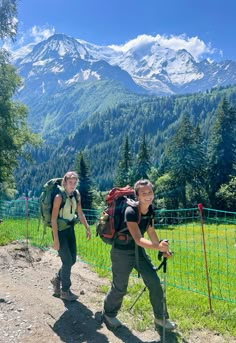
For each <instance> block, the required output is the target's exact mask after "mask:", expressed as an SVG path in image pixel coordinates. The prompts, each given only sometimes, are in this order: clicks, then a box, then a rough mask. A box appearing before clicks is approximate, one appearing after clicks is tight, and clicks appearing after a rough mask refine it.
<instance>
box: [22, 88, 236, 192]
mask: <svg viewBox="0 0 236 343" xmlns="http://www.w3.org/2000/svg"><path fill="white" fill-rule="evenodd" d="M224 97H227V99H228V101H229V103H230V104H231V105H232V106H234V107H235V106H236V86H233V87H228V88H217V89H212V90H209V91H207V92H205V93H197V94H193V95H183V96H171V97H150V98H146V97H145V98H142V97H140V100H139V101H138V102H124V103H122V104H119V105H117V106H113V107H111V108H109V109H108V110H105V111H102V110H101V111H97V112H96V113H94V114H93V115H92V116H90V117H88V119H86V120H84V121H83V122H82V123H81V124H80V125H79V126H78V129H77V130H76V132H75V134H73V135H70V136H68V137H64V136H63V137H61V139H60V140H59V138H58V137H57V138H58V141H57V143H54V144H53V145H50V146H49V145H47V144H45V145H44V146H42V147H41V148H40V150H37V151H33V152H32V153H33V158H34V162H33V163H30V164H26V163H25V162H24V163H21V167H20V168H19V169H18V170H17V172H16V179H17V189H18V191H19V194H22V193H26V192H29V191H32V192H31V194H34V195H36V196H38V195H39V193H40V190H41V187H42V184H43V183H44V182H45V181H46V180H47V179H49V178H51V177H55V176H60V175H63V174H64V172H65V171H66V170H68V169H73V168H74V167H75V165H74V162H75V158H76V155H77V154H78V153H79V152H83V154H84V156H85V158H86V160H87V162H88V165H89V169H90V172H91V176H92V179H93V180H94V187H96V188H98V189H100V190H107V189H109V188H111V187H112V185H113V181H114V177H115V172H116V169H117V166H118V161H119V159H120V147H121V146H122V143H123V142H124V138H125V136H126V135H127V136H128V138H129V142H130V146H131V152H132V154H133V157H134V158H135V155H136V154H137V152H138V148H139V144H140V139H141V137H142V136H143V134H145V136H146V141H147V143H148V146H149V151H150V160H151V164H152V166H154V167H158V165H159V161H160V157H161V154H162V153H163V151H164V148H165V146H166V145H167V144H168V142H169V141H170V139H171V137H172V136H173V135H174V134H175V132H176V127H177V125H178V123H179V122H180V119H181V118H182V117H183V116H187V117H188V118H189V119H190V121H191V123H192V125H193V126H194V127H197V126H198V127H199V128H200V131H201V135H202V139H203V140H204V141H205V145H207V140H208V135H209V130H210V128H211V126H212V124H213V123H214V119H215V112H216V109H217V107H218V105H219V103H220V101H222V99H223V98H224ZM52 133H53V132H52Z"/></svg>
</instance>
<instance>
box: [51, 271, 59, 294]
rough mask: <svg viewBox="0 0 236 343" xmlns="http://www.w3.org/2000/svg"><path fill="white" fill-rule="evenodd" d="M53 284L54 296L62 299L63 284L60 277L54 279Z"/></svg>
mask: <svg viewBox="0 0 236 343" xmlns="http://www.w3.org/2000/svg"><path fill="white" fill-rule="evenodd" d="M51 284H52V286H53V295H54V297H58V298H59V297H60V295H61V282H60V280H59V278H58V277H56V276H55V277H54V278H53V279H52V280H51Z"/></svg>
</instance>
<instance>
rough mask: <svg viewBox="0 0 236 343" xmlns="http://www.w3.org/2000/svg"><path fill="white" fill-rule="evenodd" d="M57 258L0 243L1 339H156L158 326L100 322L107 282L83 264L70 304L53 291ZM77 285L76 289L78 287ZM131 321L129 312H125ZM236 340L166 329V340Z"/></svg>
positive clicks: (20, 342) (134, 342)
mask: <svg viewBox="0 0 236 343" xmlns="http://www.w3.org/2000/svg"><path fill="white" fill-rule="evenodd" d="M59 266H60V259H59V258H58V257H57V256H56V255H55V254H53V253H51V252H49V251H42V250H40V249H38V248H34V247H30V248H29V249H27V247H26V246H25V244H24V243H19V242H15V243H12V244H10V245H7V246H4V247H0V342H1V343H58V342H67V343H83V342H87V343H108V342H111V343H120V342H125V343H154V342H156V343H160V342H161V338H160V336H159V334H158V332H157V331H155V330H154V328H153V330H147V331H145V332H143V333H140V332H136V331H133V330H132V329H131V328H130V325H129V324H127V325H125V326H124V327H122V328H120V329H119V330H117V331H116V332H112V331H110V330H108V329H107V328H106V326H105V325H104V324H101V320H100V317H101V312H100V311H101V308H102V303H103V298H104V294H103V293H101V292H100V287H101V285H103V284H107V283H108V281H107V280H103V279H101V278H99V277H98V276H97V274H96V273H94V272H92V271H91V270H90V269H89V267H88V266H87V265H86V264H83V263H80V262H78V263H76V265H75V266H74V267H73V272H72V280H73V290H74V291H75V292H76V293H77V294H78V292H79V293H80V295H79V299H78V301H76V302H73V303H68V302H63V301H62V300H60V299H58V298H55V297H53V296H52V286H51V285H50V282H49V280H50V279H51V277H52V275H54V273H55V272H56V271H57V270H58V268H59ZM78 290H80V291H78ZM128 319H129V320H127V323H130V322H131V321H132V320H133V319H132V314H130V315H129V318H128ZM209 341H211V343H223V342H227V343H236V340H235V339H232V340H228V339H227V340H224V339H223V338H222V337H220V336H217V335H214V334H213V333H211V332H206V331H201V332H193V333H191V335H190V337H189V338H187V339H183V338H180V337H179V336H178V335H177V334H174V333H172V334H169V335H167V337H166V343H174V342H186V343H208V342H209Z"/></svg>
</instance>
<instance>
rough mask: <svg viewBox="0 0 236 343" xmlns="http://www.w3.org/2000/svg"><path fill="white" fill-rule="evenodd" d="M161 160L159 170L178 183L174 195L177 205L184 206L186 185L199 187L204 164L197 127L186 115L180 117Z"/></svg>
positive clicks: (201, 143)
mask: <svg viewBox="0 0 236 343" xmlns="http://www.w3.org/2000/svg"><path fill="white" fill-rule="evenodd" d="M163 161H164V162H163V163H162V166H161V168H160V170H162V174H164V172H168V173H169V174H170V176H171V178H172V180H173V182H172V184H175V185H178V186H176V190H175V196H176V198H177V199H178V200H179V206H182V207H185V208H186V206H187V194H186V191H187V186H189V185H190V186H191V188H192V189H193V190H195V191H196V190H197V189H198V188H199V187H200V185H201V183H202V182H203V178H204V168H205V166H206V163H205V154H204V153H203V142H202V140H201V137H200V132H199V129H194V127H193V126H192V124H191V123H190V120H189V118H188V117H187V116H184V117H183V118H182V120H181V122H180V124H179V126H178V128H177V130H176V133H175V135H174V136H173V138H172V139H171V140H170V143H169V145H168V147H167V149H166V151H165V153H164V156H163ZM163 164H164V165H163ZM191 200H193V199H191ZM196 201H197V199H196Z"/></svg>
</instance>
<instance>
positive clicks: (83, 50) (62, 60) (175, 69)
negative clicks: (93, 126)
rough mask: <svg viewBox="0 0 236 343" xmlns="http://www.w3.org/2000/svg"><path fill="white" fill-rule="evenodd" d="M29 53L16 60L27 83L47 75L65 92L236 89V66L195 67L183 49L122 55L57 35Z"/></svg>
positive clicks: (153, 46) (142, 49)
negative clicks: (75, 88) (107, 84)
mask: <svg viewBox="0 0 236 343" xmlns="http://www.w3.org/2000/svg"><path fill="white" fill-rule="evenodd" d="M29 49H31V52H30V53H27V54H26V55H23V56H21V55H20V54H19V52H18V53H17V52H16V54H15V63H16V66H17V67H18V68H19V71H20V73H21V75H22V76H23V77H24V79H25V80H26V81H30V80H31V79H32V78H33V75H32V73H33V74H34V75H35V74H37V75H40V74H41V73H43V74H44V73H45V70H46V69H47V70H50V71H51V75H53V77H52V78H54V80H55V81H57V83H58V84H60V83H65V84H64V86H66V85H70V84H72V83H76V82H88V81H93V80H101V79H104V78H109V79H113V80H116V81H118V82H121V83H123V85H124V87H125V88H126V89H129V90H130V91H131V92H135V93H143V94H147V93H149V94H156V95H171V94H183V93H196V92H199V91H206V90H208V89H211V88H213V87H217V86H227V85H233V84H236V62H235V61H222V62H218V63H217V62H209V61H207V60H203V61H201V62H197V61H195V59H194V58H193V56H192V55H191V54H190V53H189V52H188V51H187V50H185V49H180V50H178V51H175V50H173V49H169V48H164V47H161V46H160V45H159V44H158V43H150V42H149V43H146V44H142V45H134V46H132V48H130V49H129V50H127V51H125V52H124V51H121V50H120V51H119V50H117V49H115V48H114V47H112V46H98V45H95V44H92V43H89V42H86V41H84V40H81V39H74V38H72V37H68V36H66V35H64V34H55V35H53V36H51V37H49V38H48V39H47V40H45V41H42V42H41V43H39V44H37V45H35V46H34V47H33V49H32V46H31V47H30V48H29ZM22 51H26V52H28V50H27V49H22ZM30 67H31V69H32V70H29V68H30ZM114 68H115V69H114ZM29 71H30V72H31V73H30V74H29Z"/></svg>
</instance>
